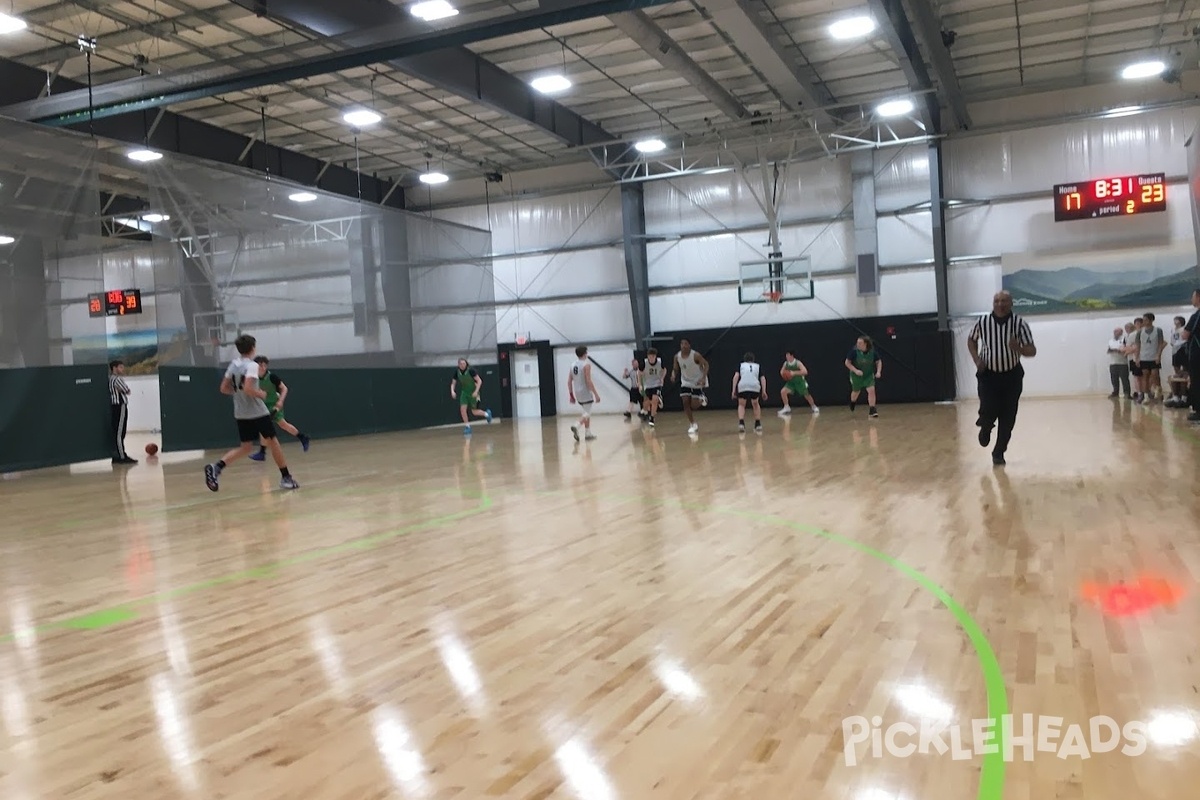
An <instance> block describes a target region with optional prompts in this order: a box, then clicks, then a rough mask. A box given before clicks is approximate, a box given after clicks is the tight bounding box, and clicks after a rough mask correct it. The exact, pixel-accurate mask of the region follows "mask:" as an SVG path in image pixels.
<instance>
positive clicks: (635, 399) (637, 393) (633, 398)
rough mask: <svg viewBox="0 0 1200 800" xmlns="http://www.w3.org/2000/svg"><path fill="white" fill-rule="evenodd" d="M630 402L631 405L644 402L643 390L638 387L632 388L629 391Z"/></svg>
mask: <svg viewBox="0 0 1200 800" xmlns="http://www.w3.org/2000/svg"><path fill="white" fill-rule="evenodd" d="M629 402H631V403H640V402H642V390H641V389H639V388H637V387H636V386H634V387H632V388H631V389H630V390H629Z"/></svg>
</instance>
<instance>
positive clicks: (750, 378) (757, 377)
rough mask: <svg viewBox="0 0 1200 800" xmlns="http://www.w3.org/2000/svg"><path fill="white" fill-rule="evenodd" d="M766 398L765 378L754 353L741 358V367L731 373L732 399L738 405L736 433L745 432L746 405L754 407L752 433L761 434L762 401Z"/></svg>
mask: <svg viewBox="0 0 1200 800" xmlns="http://www.w3.org/2000/svg"><path fill="white" fill-rule="evenodd" d="M766 396H767V376H766V375H763V374H762V368H761V367H760V366H759V365H758V363H757V362H756V361H755V360H754V353H746V355H744V356H742V365H741V366H740V367H738V371H737V372H735V373H733V399H734V400H737V403H738V433H745V432H746V403H747V401H748V402H749V403H750V404H751V405H752V406H754V432H755V433H762V399H763V398H764V397H766Z"/></svg>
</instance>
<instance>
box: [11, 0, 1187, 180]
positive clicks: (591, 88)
mask: <svg viewBox="0 0 1200 800" xmlns="http://www.w3.org/2000/svg"><path fill="white" fill-rule="evenodd" d="M452 1H453V2H454V4H455V6H456V7H457V8H458V9H459V11H460V14H459V16H457V17H452V18H450V19H447V20H442V21H439V22H433V23H426V22H420V21H414V20H413V19H412V18H411V17H410V15H409V14H408V11H407V8H408V5H409V4H407V3H403V4H402V3H400V2H398V1H397V2H394V3H392V4H391V6H394V8H393V7H389V4H388V0H328V2H327V3H325V5H324V7H323V8H322V7H321V3H318V2H316V1H315V0H268V2H266V3H265V6H266V8H267V11H268V14H269V16H259V15H257V14H256V13H255V11H254V10H253V9H255V8H256V7H260V4H261V0H239V1H238V2H231V1H230V0H120V1H116V0H74V2H66V1H65V0H55V1H53V2H46V0H3V1H2V2H0V11H2V12H5V13H9V14H13V15H16V16H19V17H20V18H21V19H23V20H24V21H25V22H26V23H27V25H28V27H27V28H26V29H25V30H24V31H21V32H18V33H15V34H10V35H5V36H0V57H3V58H7V59H11V60H14V61H18V62H20V63H23V64H25V65H27V66H31V67H35V68H37V69H39V70H43V71H45V72H47V73H49V74H53V75H61V76H62V77H65V78H70V79H73V80H75V81H77V82H79V83H85V82H86V81H87V59H86V58H85V56H84V54H83V52H82V51H81V49H80V47H79V45H78V43H77V40H78V38H79V37H81V36H82V37H85V38H90V39H94V40H95V43H96V46H95V51H94V55H93V57H92V78H93V80H94V84H95V86H96V87H103V86H105V85H107V84H112V83H114V82H117V81H122V80H127V79H130V78H131V77H135V76H137V75H139V73H142V74H149V75H167V76H175V75H180V74H183V75H186V74H189V73H192V72H195V71H196V70H199V69H201V68H207V67H209V66H210V65H213V64H219V63H222V62H227V61H230V60H231V59H240V61H239V64H245V65H251V64H253V65H259V66H261V65H263V64H272V65H280V64H286V63H288V62H289V60H290V59H293V58H300V57H303V56H311V55H313V54H314V53H322V52H335V51H346V50H348V49H350V48H352V47H354V46H356V45H358V44H361V43H362V41H363V40H362V39H358V40H354V39H353V38H347V36H343V37H342V38H328V37H323V36H321V35H318V34H317V33H314V31H313V29H312V28H310V27H305V25H302V24H300V22H299V21H298V19H299V18H303V16H302V14H301V13H299V12H297V11H296V9H298V8H299V9H301V11H303V10H304V8H306V7H309V8H310V9H311V7H312V6H314V5H316V6H317V7H318V8H319V13H321V14H328V13H334V11H333V10H334V9H336V10H337V11H336V13H338V14H344V15H348V17H347V18H348V19H352V20H353V19H358V20H364V19H370V18H374V17H372V15H375V16H376V17H377V16H378V15H379V14H380V13H383V14H384V15H385V16H386V15H387V14H390V15H391V18H393V19H396V20H399V22H398V23H397V24H399V25H403V26H409V27H408V28H406V30H412V28H411V26H412V25H413V24H417V25H425V26H427V27H428V28H429V29H430V30H435V31H436V30H442V29H445V28H447V27H450V26H454V25H459V24H465V23H470V22H474V21H478V20H488V21H496V22H500V21H502V20H504V19H505V18H506V17H508V16H509V15H512V14H514V13H517V12H520V11H528V10H530V9H536V8H537V7H538V3H537V1H536V0H513V2H500V0H452ZM580 1H581V0H542V7H543V8H545V7H547V5H546V4H547V3H549V4H556V5H558V6H564V5H566V6H569V5H572V4H575V3H576V2H580ZM381 6H383V7H384V8H383V11H382V12H381V11H380V7H381ZM862 13H867V14H871V15H872V16H874V17H876V18H877V21H881V20H879V19H878V18H879V17H880V16H883V17H884V18H888V17H889V15H890V18H891V21H889V22H887V23H886V24H884V25H881V26H879V27H878V28H877V29H876V30H875V31H874V32H873V33H871V34H869V35H867V36H864V37H862V38H860V39H855V40H851V41H838V40H834V39H833V38H832V37H831V36H830V35H829V33H828V31H827V29H828V26H829V25H830V24H831V23H833V22H835V21H837V20H839V19H843V18H845V17H848V16H853V15H855V14H862ZM897 14H899V16H900V18H901V19H900V23H901V25H900V28H901V29H902V28H903V27H905V26H908V27H909V28H910V29H911V36H912V38H911V39H910V42H911V43H912V47H913V48H915V49H916V50H917V53H916V54H914V55H916V56H917V57H916V58H915V59H906V58H905V57H904V42H903V41H902V40H903V39H904V35H903V34H904V31H903V30H898V29H897V26H896V25H895V24H893V23H894V22H895V20H896V15H897ZM355 15H359V16H357V17H355ZM306 22H307V23H308V24H309V25H312V24H313V18H312V17H311V16H310V17H308V18H307V19H306ZM344 22H345V20H342V21H341V22H338V23H336V24H344ZM647 22H649V23H650V24H649V25H647ZM320 24H332V23H328V20H325V21H324V22H321V23H320ZM1197 25H1200V0H904V1H903V2H902V0H689V2H670V3H659V4H655V5H650V6H647V7H645V8H643V9H642V10H641V11H637V12H632V14H630V13H625V14H621V15H614V16H596V17H592V18H589V19H583V20H579V21H570V22H563V23H560V24H554V25H551V26H549V27H543V28H537V29H534V30H529V31H526V32H520V33H513V34H511V35H507V36H501V37H498V38H491V39H484V40H481V41H472V42H470V43H468V44H467V45H466V48H468V49H469V50H470V51H472V52H473V53H474V54H475V55H476V56H480V57H482V59H484V60H485V61H484V62H477V63H484V64H485V66H486V62H490V63H491V64H492V65H495V66H496V67H498V68H499V69H500V70H503V72H505V73H508V74H510V75H511V76H513V77H515V78H516V79H518V80H519V81H520V83H521V84H524V83H526V82H527V81H528V80H530V79H531V78H533V77H535V76H537V75H540V74H543V73H548V72H564V73H565V74H566V75H567V76H568V77H569V78H570V80H571V81H572V82H573V84H574V85H573V86H572V87H571V89H569V90H568V91H566V92H565V93H563V94H561V95H557V96H555V98H554V99H555V100H556V101H557V102H558V103H560V104H561V105H562V106H565V107H566V109H569V110H570V111H571V112H574V114H576V115H579V116H580V117H582V118H583V119H584V120H586V121H587V122H590V123H594V124H595V125H596V126H599V128H600V129H603V130H602V131H599V133H600V134H603V136H598V135H597V136H593V137H592V138H591V139H590V140H589V142H588V144H589V145H591V144H594V143H596V142H597V141H600V140H603V139H605V137H607V140H608V141H611V142H616V141H617V140H625V141H632V140H635V139H640V138H643V137H646V136H658V137H660V138H663V139H664V140H665V141H668V142H669V143H670V146H671V148H672V150H673V151H676V152H677V151H678V149H679V148H681V147H686V146H687V145H688V144H689V143H692V144H695V143H701V142H704V141H709V142H711V141H713V140H715V139H721V140H728V139H737V138H738V137H742V136H751V135H753V134H754V133H755V129H756V128H762V125H763V121H764V120H770V122H768V123H766V124H767V125H768V126H774V127H775V128H776V129H778V130H780V131H789V130H791V131H795V130H801V129H809V130H810V131H811V129H812V127H813V125H814V122H815V123H816V126H817V129H818V130H823V129H824V130H835V131H836V130H846V131H850V130H851V129H854V132H853V136H854V137H858V138H864V137H865V138H868V139H869V138H871V137H873V136H876V135H887V136H895V137H902V136H907V135H911V134H913V133H918V134H919V133H920V129H919V127H917V126H913V125H910V124H909V122H908V121H906V120H901V121H900V122H898V123H892V124H891V127H890V128H889V127H888V126H884V127H883V128H882V129H880V128H878V127H876V128H872V129H871V132H870V133H869V134H868V133H867V132H866V130H867V129H866V127H865V126H868V125H870V124H871V123H873V122H876V121H877V120H875V119H873V111H872V109H873V108H874V107H875V106H876V105H877V104H878V103H879V102H880V101H883V100H888V99H891V98H895V97H901V96H907V97H916V99H917V100H918V101H920V100H921V99H922V98H923V97H925V96H930V97H936V98H937V101H938V105H940V106H941V107H942V109H943V110H942V122H943V127H944V128H945V129H947V130H953V129H954V128H956V127H958V126H960V125H962V124H963V123H964V122H969V120H965V119H963V116H964V115H963V114H962V110H963V109H966V108H969V107H970V105H971V104H974V103H977V102H980V101H984V100H993V99H1000V98H1007V97H1014V96H1019V95H1022V94H1026V93H1030V92H1035V91H1045V90H1051V89H1063V88H1071V87H1080V86H1086V85H1094V84H1104V83H1111V82H1114V81H1118V80H1120V79H1119V77H1118V73H1119V71H1120V69H1121V68H1122V67H1123V66H1125V65H1126V64H1128V63H1130V62H1132V61H1138V60H1143V59H1147V58H1157V59H1161V60H1163V61H1165V62H1166V63H1167V64H1168V67H1169V70H1168V75H1169V76H1176V80H1177V76H1178V75H1179V74H1180V73H1181V72H1183V71H1187V70H1194V69H1195V68H1196V66H1197V63H1196V62H1197V56H1196V49H1195V39H1196V36H1195V34H1194V32H1193V29H1194V28H1195V27H1196V26H1197ZM654 26H656V27H657V28H658V29H661V31H662V32H665V34H666V36H667V37H669V41H668V40H663V39H662V38H661V36H660V35H659V33H657V32H655V31H654V30H653V27H654ZM317 27H319V25H318V26H317ZM326 30H329V29H328V28H326ZM639 31H640V32H641V33H642V34H645V35H646V36H647V37H648V38H645V39H639V40H636V41H635V38H634V36H635V35H636V34H638V32H639ZM897 31H898V33H899V38H897V37H896V36H894V35H892V34H893V33H896V32H897ZM343 32H344V31H343ZM943 32H946V33H945V34H943ZM354 35H355V34H353V32H351V34H349V36H351V37H352V36H354ZM763 37H765V38H763ZM930 39H937V41H930ZM639 41H641V44H639ZM764 41H767V42H769V43H770V44H769V45H767V46H763V42H764ZM944 41H948V42H950V46H949V47H948V48H947V47H946V46H945V45H944V44H943V42H944ZM656 43H657V44H656ZM643 45H645V46H643ZM663 50H670V51H671V54H672V55H674V56H678V54H680V53H682V54H685V55H686V56H687V57H690V59H691V60H692V61H693V62H694V64H695V66H696V67H698V70H697V71H696V72H695V73H689V72H688V70H686V69H681V68H678V67H676V66H673V67H672V68H667V67H664V66H663V65H662V64H661V63H660V61H659V60H658V59H656V57H655V56H654V55H651V54H650V51H657V52H659V53H660V54H661V51H663ZM910 52H911V50H910ZM467 55H468V56H469V54H467ZM456 57H457V56H456ZM460 61H462V59H460ZM914 61H915V62H919V63H916V66H915V67H914V66H913V62H914ZM781 65H782V69H781ZM401 66H402V64H400V65H398V64H397V63H396V62H382V63H374V64H371V65H369V66H358V67H353V68H350V69H345V70H343V71H340V72H335V73H330V74H323V75H314V76H311V77H303V78H300V79H295V80H290V81H288V82H284V83H273V84H269V85H263V86H256V87H254V88H251V89H248V90H241V91H240V90H235V89H230V90H228V91H223V92H221V93H220V94H217V95H215V96H210V97H202V98H199V99H190V100H188V101H186V102H180V103H176V104H173V105H171V106H170V110H171V111H173V112H177V113H180V114H183V115H185V116H190V117H194V118H197V119H202V120H204V121H206V122H209V123H211V124H214V125H217V126H218V127H221V128H225V129H228V130H231V131H234V132H237V133H239V134H242V135H245V136H249V137H257V138H260V139H261V138H262V137H263V134H264V112H265V137H266V140H267V141H268V142H269V143H271V144H274V145H278V146H282V147H286V148H288V149H290V150H294V151H297V152H299V153H302V154H304V155H307V156H310V157H313V158H315V159H318V160H320V161H332V162H335V163H348V164H350V165H351V166H353V164H354V162H355V158H356V156H357V157H358V159H359V163H360V165H361V166H360V168H361V170H362V171H363V172H364V173H368V174H369V173H377V174H378V175H379V176H380V177H386V178H388V179H394V180H400V181H402V182H404V183H406V184H407V183H411V182H412V180H413V179H414V178H415V176H416V174H418V173H420V172H423V171H426V170H427V169H430V168H432V169H435V170H440V171H443V172H446V173H448V174H450V175H451V176H452V177H460V176H462V177H466V176H478V175H481V174H484V173H487V172H510V171H514V170H517V169H523V168H530V167H538V166H551V165H555V164H561V163H570V162H573V161H579V160H586V159H587V158H588V157H589V152H588V150H589V148H586V147H583V148H581V147H575V146H572V145H571V144H570V143H569V142H566V141H563V139H562V138H561V137H558V136H556V135H554V134H553V133H551V132H550V131H549V130H547V126H545V125H542V124H534V123H531V122H529V121H527V120H524V119H519V118H517V117H516V116H513V115H512V114H510V113H504V112H502V111H499V110H497V109H496V108H494V107H489V106H487V105H483V104H481V103H479V102H476V101H472V100H470V99H466V98H464V97H463V96H461V94H457V93H455V91H454V90H453V89H450V88H447V86H446V85H445V82H444V81H436V82H435V81H431V80H429V78H430V75H428V74H426V75H422V76H420V77H418V75H417V73H419V72H420V70H415V71H406V70H405V69H402V68H401ZM914 69H916V70H918V71H921V72H924V73H925V74H926V75H927V76H928V86H929V88H928V89H927V90H926V93H925V95H922V94H921V93H920V92H917V93H915V94H914V93H913V91H912V87H913V86H914V85H916V83H915V82H916V81H918V80H919V77H920V76H919V75H918V76H916V77H914ZM1151 80H1153V81H1155V82H1159V81H1161V80H1162V79H1161V78H1153V79H1151ZM438 83H441V84H442V85H438ZM1180 92H1181V93H1183V88H1182V87H1180ZM805 94H806V95H807V97H804V98H801V97H800V96H799V95H805ZM802 99H803V100H804V102H800V101H801V100H802ZM358 105H365V106H370V107H371V108H373V109H375V110H376V111H378V112H379V113H380V114H382V115H383V121H382V122H381V123H380V124H378V125H376V126H372V127H370V128H367V129H364V130H363V131H362V132H361V134H360V135H359V138H358V149H357V151H356V149H355V142H354V134H353V133H352V132H351V129H350V128H349V127H348V126H347V125H346V123H345V122H343V121H342V119H341V115H342V113H343V111H344V110H345V109H347V108H349V107H352V106H358ZM920 108H921V105H920V102H918V112H914V114H913V115H912V117H913V119H914V120H916V119H917V118H918V117H919V116H920V114H919V109H920ZM822 109H824V110H827V111H828V112H829V114H828V115H826V114H825V113H823V112H822ZM855 126H857V128H856V127H855ZM905 126H907V127H905ZM881 130H883V131H886V133H885V134H881ZM612 146H614V147H615V146H616V145H612ZM592 152H595V149H594V148H593V149H592ZM427 154H428V155H427Z"/></svg>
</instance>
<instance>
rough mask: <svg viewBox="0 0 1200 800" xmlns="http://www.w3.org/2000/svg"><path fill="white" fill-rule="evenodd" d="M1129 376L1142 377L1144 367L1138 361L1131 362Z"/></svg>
mask: <svg viewBox="0 0 1200 800" xmlns="http://www.w3.org/2000/svg"><path fill="white" fill-rule="evenodd" d="M1129 374H1130V375H1132V376H1133V377H1135V378H1140V377H1142V367H1141V365H1140V364H1138V362H1136V361H1130V362H1129Z"/></svg>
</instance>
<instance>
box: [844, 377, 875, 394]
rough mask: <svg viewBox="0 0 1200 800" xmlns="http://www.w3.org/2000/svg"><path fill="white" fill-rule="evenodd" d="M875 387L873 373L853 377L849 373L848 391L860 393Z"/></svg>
mask: <svg viewBox="0 0 1200 800" xmlns="http://www.w3.org/2000/svg"><path fill="white" fill-rule="evenodd" d="M874 385H875V373H873V372H868V373H867V374H866V375H855V374H854V373H853V372H851V373H850V391H852V392H861V391H862V390H863V389H869V388H871V387H872V386H874Z"/></svg>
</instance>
